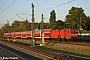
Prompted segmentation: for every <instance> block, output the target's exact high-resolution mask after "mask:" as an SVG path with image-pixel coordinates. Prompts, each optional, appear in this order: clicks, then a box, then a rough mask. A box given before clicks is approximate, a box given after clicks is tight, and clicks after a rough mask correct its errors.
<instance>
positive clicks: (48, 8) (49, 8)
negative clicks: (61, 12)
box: [36, 0, 75, 15]
mask: <svg viewBox="0 0 90 60" xmlns="http://www.w3.org/2000/svg"><path fill="white" fill-rule="evenodd" d="M73 1H75V0H71V1H68V2H65V3H62V4H59V5H55V6H52V7H47V8H44V9H40V10H45V9H47V10H45V11H43V12H40V13H44V12H47V11H49V10H51V9H52V8H54V9H56V8H58V7H60V6H63V5H65V4H68V3H71V2H73ZM40 13H38V14H40ZM38 14H36V15H38Z"/></svg>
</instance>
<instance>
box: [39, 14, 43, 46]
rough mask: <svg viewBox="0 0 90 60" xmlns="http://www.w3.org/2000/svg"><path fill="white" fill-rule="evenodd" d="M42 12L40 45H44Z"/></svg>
mask: <svg viewBox="0 0 90 60" xmlns="http://www.w3.org/2000/svg"><path fill="white" fill-rule="evenodd" d="M43 19H44V18H43V14H42V25H41V37H42V40H41V44H40V45H41V46H42V45H44V30H43V27H44V25H43Z"/></svg>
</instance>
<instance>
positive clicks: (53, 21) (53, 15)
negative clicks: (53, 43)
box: [49, 10, 56, 28]
mask: <svg viewBox="0 0 90 60" xmlns="http://www.w3.org/2000/svg"><path fill="white" fill-rule="evenodd" d="M49 22H50V25H51V28H52V27H53V26H54V23H55V22H56V13H55V10H52V11H51V12H50V19H49Z"/></svg>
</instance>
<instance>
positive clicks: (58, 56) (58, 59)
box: [0, 41, 89, 60]
mask: <svg viewBox="0 0 90 60" xmlns="http://www.w3.org/2000/svg"><path fill="white" fill-rule="evenodd" d="M0 42H1V43H2V44H3V45H7V46H9V47H12V48H16V49H17V50H19V51H22V52H24V53H27V54H30V55H36V57H40V58H41V59H45V58H47V59H45V60H49V59H52V60H84V59H87V60H89V59H88V58H81V57H78V56H73V55H68V54H63V53H56V52H51V51H47V50H42V49H39V48H35V47H30V46H27V45H24V44H19V43H14V42H12V43H11V42H8V41H0Z"/></svg>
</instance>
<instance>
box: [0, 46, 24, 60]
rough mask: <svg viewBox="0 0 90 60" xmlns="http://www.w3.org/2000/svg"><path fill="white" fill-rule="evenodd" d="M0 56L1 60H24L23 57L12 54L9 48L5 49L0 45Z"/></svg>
mask: <svg viewBox="0 0 90 60" xmlns="http://www.w3.org/2000/svg"><path fill="white" fill-rule="evenodd" d="M0 53H1V54H0V58H1V59H2V60H12V59H13V60H25V59H24V58H22V57H20V56H18V55H16V54H14V53H13V52H10V51H9V50H6V49H5V48H3V47H1V45H0Z"/></svg>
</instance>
